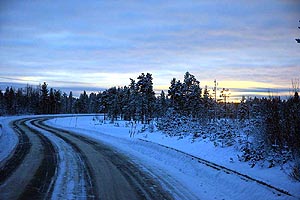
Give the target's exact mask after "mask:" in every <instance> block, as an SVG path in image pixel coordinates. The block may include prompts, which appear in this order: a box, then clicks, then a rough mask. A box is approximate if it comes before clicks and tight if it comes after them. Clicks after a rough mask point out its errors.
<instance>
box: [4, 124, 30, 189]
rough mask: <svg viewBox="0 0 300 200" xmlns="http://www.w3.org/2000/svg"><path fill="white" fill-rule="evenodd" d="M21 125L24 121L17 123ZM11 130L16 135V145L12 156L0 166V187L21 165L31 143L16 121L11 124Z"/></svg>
mask: <svg viewBox="0 0 300 200" xmlns="http://www.w3.org/2000/svg"><path fill="white" fill-rule="evenodd" d="M19 122H20V123H23V122H24V120H21V121H19ZM12 125H13V129H14V130H15V132H16V133H17V136H18V143H17V145H16V147H15V149H14V151H13V154H12V155H11V156H9V157H8V158H7V159H5V160H3V161H2V162H1V164H0V185H1V184H3V183H4V181H5V180H6V179H7V178H8V177H10V176H11V175H12V173H13V172H14V171H15V170H16V169H17V167H18V166H19V165H20V164H21V163H22V161H23V160H24V158H25V156H26V155H27V154H28V153H29V150H30V148H31V143H30V141H29V138H28V136H27V135H26V134H25V132H24V131H23V130H22V129H20V128H19V127H18V126H17V121H14V122H13V123H12Z"/></svg>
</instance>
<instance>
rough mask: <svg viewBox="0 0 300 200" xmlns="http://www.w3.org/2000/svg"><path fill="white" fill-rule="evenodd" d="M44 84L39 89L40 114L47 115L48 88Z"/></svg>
mask: <svg viewBox="0 0 300 200" xmlns="http://www.w3.org/2000/svg"><path fill="white" fill-rule="evenodd" d="M47 86H48V85H47V84H46V82H44V84H43V85H42V88H41V101H40V113H41V114H48V113H49V96H48V92H49V90H48V88H47Z"/></svg>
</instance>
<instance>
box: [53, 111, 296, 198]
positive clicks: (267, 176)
mask: <svg viewBox="0 0 300 200" xmlns="http://www.w3.org/2000/svg"><path fill="white" fill-rule="evenodd" d="M96 118H98V119H100V121H101V117H100V116H98V117H96V116H81V117H77V116H76V117H68V118H60V119H52V120H50V121H49V122H48V124H49V125H52V126H56V127H61V128H65V129H68V130H74V131H75V132H77V133H80V134H83V135H87V136H89V137H93V138H96V139H98V140H101V141H102V142H106V143H107V144H110V145H112V146H114V147H116V149H118V150H119V151H122V152H124V153H125V154H128V155H130V157H131V158H134V159H135V162H137V163H139V164H140V165H141V166H146V167H145V168H146V169H147V170H153V171H155V173H156V174H158V176H159V175H161V176H166V175H168V176H172V177H175V179H176V180H177V181H178V183H180V184H183V185H184V187H187V188H189V190H191V192H192V193H194V194H195V195H196V196H198V197H199V198H200V199H201V197H202V198H204V199H214V198H217V199H223V198H224V199H241V198H243V199H254V198H256V199H276V198H278V199H287V198H288V197H287V196H277V195H276V194H275V195H273V193H272V192H271V193H270V190H268V189H266V188H264V187H261V186H257V183H254V182H252V183H249V182H242V183H241V181H240V178H237V177H234V176H230V175H227V174H226V173H224V172H220V171H217V170H212V169H209V168H207V166H203V165H201V164H199V163H198V162H196V161H195V160H193V159H192V158H191V157H188V156H184V155H183V154H181V153H178V152H174V151H173V150H170V149H167V148H165V147H162V146H160V145H157V144H161V145H164V146H167V147H172V148H174V149H178V150H180V151H183V152H186V153H188V154H191V155H193V156H197V157H200V158H203V159H205V160H208V161H211V162H213V163H217V164H219V165H221V166H225V167H227V168H229V169H232V170H235V171H237V172H240V173H242V174H245V175H248V176H250V177H253V178H254V179H257V180H259V181H263V182H265V183H267V184H270V185H272V186H274V187H276V188H279V189H282V190H284V191H287V192H289V193H290V194H292V195H293V196H295V197H298V198H299V197H300V192H299V191H300V184H299V183H297V182H294V181H293V180H291V179H290V178H289V177H288V175H287V172H286V171H285V170H283V169H280V168H279V167H275V168H271V169H267V168H264V169H262V168H260V167H254V168H250V167H249V165H248V164H247V163H241V162H239V161H238V159H237V151H236V150H235V149H234V148H220V147H215V146H214V145H213V144H212V143H210V142H209V141H196V142H194V143H191V141H192V139H191V138H184V139H180V140H178V139H177V138H170V137H166V136H165V135H164V134H162V133H161V132H159V131H155V132H152V133H150V132H147V131H145V132H143V133H137V132H138V130H140V129H141V128H142V125H139V124H138V125H137V127H136V130H135V132H136V133H137V134H136V135H135V137H134V138H130V137H129V132H130V131H133V129H135V127H131V125H130V124H129V125H128V123H126V122H124V121H118V122H117V123H115V124H109V123H99V121H98V120H96ZM142 140H147V141H151V142H153V143H149V142H148V143H147V142H144V141H142ZM159 173H161V174H159ZM220 191H222V192H223V194H220V193H219V192H220ZM249 195H250V196H249Z"/></svg>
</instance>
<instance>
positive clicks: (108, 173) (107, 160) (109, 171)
mask: <svg viewBox="0 0 300 200" xmlns="http://www.w3.org/2000/svg"><path fill="white" fill-rule="evenodd" d="M45 120H46V119H45ZM36 125H38V126H39V127H40V128H43V129H44V130H47V131H49V132H52V133H53V134H55V135H57V136H59V137H61V138H63V139H64V140H65V141H66V142H70V143H71V144H74V143H75V144H74V145H75V146H76V145H77V146H78V147H79V146H80V148H81V149H82V150H83V151H85V152H84V153H85V154H86V156H87V157H88V160H89V164H90V165H91V169H92V172H93V177H94V179H95V180H94V181H95V182H96V185H95V186H96V188H97V190H98V191H99V193H98V194H97V195H98V197H99V198H100V199H173V197H172V196H171V195H170V194H169V193H167V192H165V191H164V190H163V189H162V187H161V186H160V184H158V183H157V182H156V181H154V180H153V178H152V177H150V176H149V175H147V174H145V173H144V172H142V171H141V170H140V169H139V168H138V167H136V166H135V164H133V163H131V162H129V161H128V159H127V158H126V157H124V156H122V155H121V154H119V153H117V152H116V151H114V150H113V149H111V148H109V147H108V146H106V145H103V144H101V143H99V142H96V141H95V140H92V139H90V138H87V137H84V136H80V135H77V134H74V133H72V132H70V131H66V130H62V129H58V128H54V127H51V126H48V125H45V124H43V123H42V122H41V121H39V122H38V124H36ZM84 148H86V149H88V148H92V149H89V151H86V150H84ZM89 152H92V153H93V154H95V155H90V153H89ZM95 164H96V165H97V166H95ZM98 165H100V166H98ZM101 165H102V166H101ZM99 170H100V171H99ZM101 170H102V171H103V172H101Z"/></svg>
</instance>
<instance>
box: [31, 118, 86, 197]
mask: <svg viewBox="0 0 300 200" xmlns="http://www.w3.org/2000/svg"><path fill="white" fill-rule="evenodd" d="M26 124H27V125H28V126H29V127H31V128H33V129H35V130H38V131H39V132H40V133H42V134H43V135H44V136H46V137H47V138H48V139H50V140H51V142H52V144H54V147H55V149H56V151H57V152H58V169H57V171H56V179H55V181H54V180H53V181H54V182H53V183H51V184H54V189H53V192H52V196H51V199H86V198H84V197H86V194H87V193H86V185H85V181H84V176H83V174H84V170H86V169H85V168H83V165H81V162H80V160H81V158H80V156H79V155H78V154H77V153H75V151H74V149H73V148H72V146H71V145H69V144H68V143H66V142H65V141H64V140H63V139H61V138H59V137H57V136H55V135H53V134H51V133H49V132H47V131H45V130H43V129H40V128H37V127H35V126H33V125H31V124H30V123H29V122H27V123H26Z"/></svg>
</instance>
